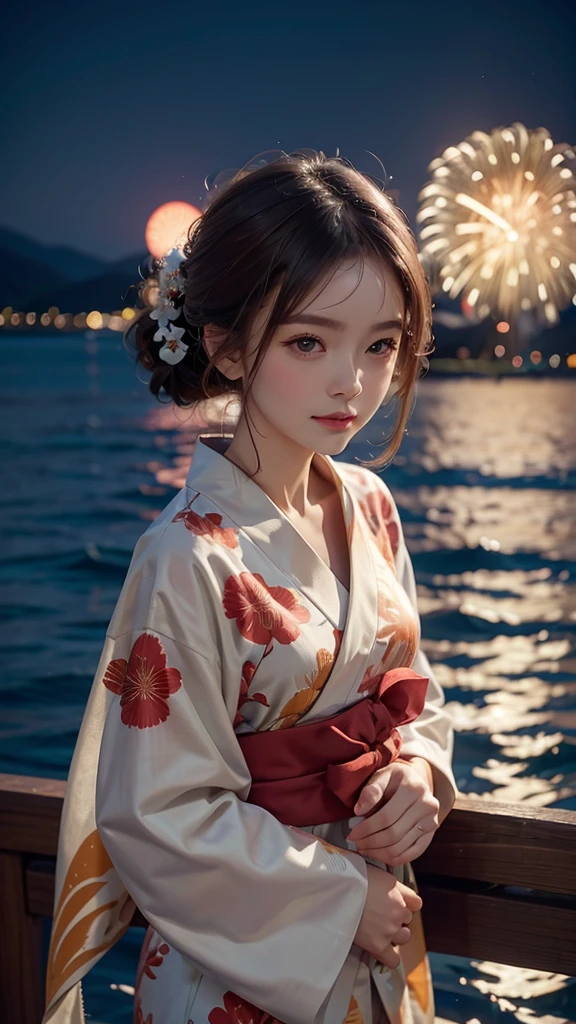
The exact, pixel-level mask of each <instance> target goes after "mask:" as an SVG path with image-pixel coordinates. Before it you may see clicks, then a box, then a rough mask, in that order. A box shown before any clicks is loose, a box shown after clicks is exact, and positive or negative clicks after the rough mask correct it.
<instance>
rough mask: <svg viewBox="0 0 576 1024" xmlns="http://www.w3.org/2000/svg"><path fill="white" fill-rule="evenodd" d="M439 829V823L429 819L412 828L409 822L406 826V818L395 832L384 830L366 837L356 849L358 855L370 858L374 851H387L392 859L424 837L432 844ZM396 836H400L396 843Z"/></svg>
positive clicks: (417, 823)
mask: <svg viewBox="0 0 576 1024" xmlns="http://www.w3.org/2000/svg"><path fill="white" fill-rule="evenodd" d="M437 827H438V824H437V822H434V821H433V820H431V819H428V818H421V819H419V820H418V821H417V822H416V824H415V825H413V826H412V827H411V828H410V827H408V822H406V824H405V823H404V818H401V819H400V821H399V822H398V825H397V826H394V830H395V831H394V830H392V832H391V830H390V829H383V830H382V831H381V832H376V833H375V834H374V835H371V836H366V838H365V839H361V840H358V841H357V842H356V848H357V851H358V853H365V855H366V856H370V857H371V856H372V850H373V849H380V850H387V851H388V853H389V854H390V856H391V857H398V856H400V854H403V853H405V852H406V850H408V849H410V847H411V846H413V844H414V843H416V842H418V840H419V839H421V838H423V837H424V836H426V837H427V839H428V842H429V843H430V842H431V841H432V838H433V836H434V833H435V831H436V829H437ZM394 835H399V838H398V839H397V840H396V841H394Z"/></svg>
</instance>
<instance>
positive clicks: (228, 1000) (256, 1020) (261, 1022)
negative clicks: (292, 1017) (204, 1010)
mask: <svg viewBox="0 0 576 1024" xmlns="http://www.w3.org/2000/svg"><path fill="white" fill-rule="evenodd" d="M223 1000H224V1009H222V1007H221V1006H215V1007H214V1009H213V1010H210V1013H209V1014H208V1020H209V1022H210V1024H282V1021H279V1020H277V1018H276V1017H271V1016H270V1014H269V1013H266V1011H265V1010H259V1009H258V1007H256V1006H253V1005H252V1003H248V1002H247V1001H246V1000H245V999H242V997H241V996H237V995H236V994H235V993H234V992H225V993H224V996H223Z"/></svg>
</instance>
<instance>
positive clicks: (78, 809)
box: [44, 435, 456, 1024]
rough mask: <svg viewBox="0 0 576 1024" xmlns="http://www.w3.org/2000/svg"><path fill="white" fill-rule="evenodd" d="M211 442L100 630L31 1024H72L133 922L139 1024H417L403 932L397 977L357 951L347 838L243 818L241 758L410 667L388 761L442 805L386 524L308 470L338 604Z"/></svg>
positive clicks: (420, 961) (402, 551) (392, 536)
mask: <svg viewBox="0 0 576 1024" xmlns="http://www.w3.org/2000/svg"><path fill="white" fill-rule="evenodd" d="M228 443H229V439H228V438H225V437H216V436H211V435H204V436H202V437H201V438H200V439H199V441H198V444H197V446H196V451H195V454H194V458H193V461H192V465H191V468H190V471H189V474H188V479H187V484H186V487H184V488H183V489H182V490H181V491H180V492H179V493H178V494H177V495H176V497H175V498H174V499H173V500H172V502H171V503H170V504H169V505H168V506H167V508H166V509H165V510H164V512H163V513H162V514H161V515H160V516H159V517H158V519H156V520H155V522H154V523H153V524H152V525H151V526H150V527H149V529H148V530H147V531H146V533H145V534H144V535H143V536H142V537H141V539H140V540H139V542H138V543H137V545H136V548H135V551H134V555H133V558H132V561H131V564H130V568H129V570H128V574H127V577H126V580H125V583H124V586H123V589H122V592H121V595H120V598H119V600H118V604H117V606H116V609H115V612H114V615H113V618H112V621H111V623H110V627H109V630H108V634H107V638H106V643H105V647H104V650H103V653H102V658H101V661H100V665H99V667H98V671H97V674H96V677H95V680H94V684H93V687H92V690H91V693H90V698H89V701H88V704H87V707H86V712H85V715H84V719H83V722H82V727H81V730H80V734H79V737H78V742H77V746H76V750H75V753H74V758H73V761H72V766H71V769H70V777H69V786H68V793H67V797H66V801H65V807H64V814H63V822H62V829H61V833H60V846H59V855H58V863H57V878H56V906H55V914H54V922H53V930H52V940H51V948H50V955H49V965H48V973H47V1010H46V1014H45V1017H44V1022H45V1024H83V1021H84V1015H83V1009H82V998H81V986H80V981H81V978H82V977H83V976H84V975H85V973H86V972H87V970H89V969H90V967H91V966H92V965H93V964H94V963H95V962H96V961H97V960H98V959H99V957H100V956H102V955H103V953H104V952H106V950H107V949H109V948H110V946H111V945H113V943H114V942H115V941H116V940H117V939H118V938H119V936H120V935H121V934H122V933H123V932H124V931H125V929H126V928H127V927H128V926H129V923H130V919H131V917H132V914H133V911H134V907H135V906H138V908H139V909H140V910H141V911H142V913H143V914H144V915H145V917H146V918H147V920H148V922H149V924H150V927H149V929H148V931H147V933H146V937H145V940H144V944H143V946H142V952H141V956H140V963H139V966H138V971H137V979H136V995H135V1010H134V1013H135V1016H134V1020H135V1022H136V1024H388V1022H390V1024H432V1022H433V1020H434V1006H433V996H432V989H431V983H430V972H429V968H428V961H427V957H426V949H425V944H424V937H423V933H422V927H421V922H420V917H419V915H415V916H414V920H413V923H412V939H411V941H410V943H409V944H408V945H407V946H405V947H402V949H401V955H402V964H401V966H400V967H398V968H396V969H395V970H389V969H388V968H385V967H384V966H383V965H382V964H380V963H379V962H378V961H377V960H375V958H373V957H371V956H370V955H369V954H367V953H365V952H364V951H363V950H362V949H360V948H359V947H358V946H356V945H355V944H354V941H353V939H354V935H355V932H356V929H357V927H358V924H359V921H360V918H361V915H362V912H363V909H364V904H365V899H366V891H367V881H366V877H367V874H366V863H365V860H364V858H363V857H361V856H360V855H359V854H357V853H355V852H351V854H350V855H349V856H348V855H347V856H346V857H344V856H343V855H342V854H341V853H340V852H339V850H341V849H348V850H351V851H353V850H354V846H353V844H352V843H348V842H347V840H346V835H347V834H348V832H349V831H350V828H351V827H352V826H353V825H354V824H355V823H356V822H357V821H358V820H359V819H358V818H352V819H348V820H346V821H342V822H335V823H331V824H323V823H322V822H318V823H317V824H315V825H312V826H307V827H306V828H295V827H292V826H290V825H284V824H281V823H280V822H279V821H278V820H277V819H276V818H275V817H274V816H273V815H272V814H270V813H269V812H268V811H266V810H265V809H264V808H261V807H259V806H257V805H255V804H251V803H250V802H248V801H247V799H246V798H247V794H248V792H249V790H250V783H251V779H250V775H249V772H248V769H247V766H246V762H245V760H244V758H243V756H242V751H241V747H240V744H239V743H238V739H237V736H238V735H240V734H242V733H245V732H253V731H261V730H276V729H286V728H293V727H296V728H297V727H298V725H299V724H300V723H307V722H312V721H315V720H319V719H323V718H325V717H328V716H330V715H333V714H335V713H336V712H338V711H340V710H341V709H342V708H344V707H346V706H347V705H349V704H351V703H353V702H356V701H358V700H359V699H361V698H362V697H364V696H365V695H366V694H368V693H371V692H372V691H373V690H374V689H375V688H376V687H377V686H378V684H379V682H380V680H381V679H382V676H383V675H384V673H385V672H386V671H388V670H389V669H392V668H398V667H411V668H413V669H414V670H415V671H416V672H418V673H420V674H421V675H424V676H427V677H428V678H429V684H428V691H427V698H426V705H425V708H424V711H423V713H422V714H421V715H420V716H419V718H418V719H416V721H414V722H412V723H410V724H409V725H405V726H402V727H401V728H400V732H401V734H402V752H403V754H409V755H419V756H422V757H425V758H426V759H427V760H428V761H429V763H430V764H431V766H432V771H433V774H434V779H435V787H436V790H437V792H439V791H440V790H442V798H443V800H446V801H447V802H448V803H450V801H451V800H453V799H454V796H455V793H456V787H455V783H454V778H453V775H452V771H451V755H452V730H451V727H450V723H449V720H448V717H447V715H446V713H445V711H444V708H443V703H444V697H443V694H442V691H441V689H440V687H439V685H438V683H437V681H436V680H435V678H434V675H433V673H432V670H431V668H430V665H429V663H428V661H427V659H426V657H425V656H424V654H423V653H422V652H421V651H420V649H419V641H420V623H419V617H418V611H417V606H416V587H415V582H414V574H413V571H412V565H411V561H410V558H409V555H408V552H407V549H406V545H405V543H404V539H403V536H402V529H401V525H400V521H399V518H398V512H397V509H396V506H395V503H394V501H393V499H392V496H391V494H390V491H389V490H388V488H387V486H386V485H385V484H384V482H383V481H382V480H381V479H380V478H379V477H378V476H376V475H375V474H374V473H372V472H371V471H369V470H367V469H364V468H361V467H358V466H353V465H350V464H346V463H341V462H335V461H333V460H332V459H330V458H328V457H325V456H319V455H316V456H315V457H314V466H315V468H316V469H317V470H318V472H320V473H322V474H323V475H324V476H326V477H328V478H329V479H331V480H332V481H333V482H334V483H335V485H336V487H337V490H338V493H339V496H340V500H341V504H342V510H343V515H344V519H345V523H346V527H347V536H348V544H349V552H350V569H351V581H350V592H348V591H347V590H346V588H345V587H344V586H343V585H342V583H341V582H340V581H339V580H338V579H337V578H336V576H335V575H334V573H332V571H331V570H330V568H329V566H328V565H327V564H326V563H325V562H324V561H323V560H322V559H321V558H320V557H319V555H318V554H317V553H316V552H315V551H314V550H313V549H312V548H311V547H310V545H309V544H308V543H307V541H306V540H305V539H304V538H303V537H302V535H301V534H300V533H299V532H298V530H297V529H296V528H295V526H294V525H293V524H292V523H291V521H290V520H289V519H288V518H287V517H286V516H285V515H284V513H283V512H282V511H281V510H280V509H278V508H277V507H276V505H275V504H274V503H273V502H272V501H271V499H270V498H268V496H267V495H266V494H265V492H264V491H263V490H262V489H261V488H260V487H258V485H257V484H256V483H254V481H253V480H251V479H250V478H249V477H248V476H247V475H246V474H244V473H243V472H242V471H241V470H240V469H238V467H236V466H235V465H234V464H233V463H232V462H230V461H229V460H228V459H226V458H225V457H224V453H225V451H226V447H227V444H228ZM439 795H440V794H439ZM379 866H380V867H383V866H382V865H379ZM383 870H384V868H383ZM394 872H395V874H397V876H398V877H399V878H401V879H402V880H404V881H406V882H407V884H412V885H413V884H414V881H413V874H412V871H411V868H410V866H409V865H406V866H403V867H401V868H396V869H394Z"/></svg>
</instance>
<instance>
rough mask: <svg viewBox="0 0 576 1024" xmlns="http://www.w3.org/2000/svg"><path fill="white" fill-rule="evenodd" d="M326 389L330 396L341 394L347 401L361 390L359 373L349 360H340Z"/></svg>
mask: <svg viewBox="0 0 576 1024" xmlns="http://www.w3.org/2000/svg"><path fill="white" fill-rule="evenodd" d="M328 390H329V393H330V395H331V396H333V397H337V396H338V395H341V396H342V397H343V398H345V399H346V400H347V401H351V399H353V398H356V396H357V395H359V394H360V392H361V391H362V383H361V380H360V373H359V371H358V370H357V369H356V367H355V366H354V363H353V362H352V361H351V360H346V361H345V362H341V363H340V365H339V366H338V367H337V368H335V370H334V374H333V376H332V381H331V385H330V387H329V389H328Z"/></svg>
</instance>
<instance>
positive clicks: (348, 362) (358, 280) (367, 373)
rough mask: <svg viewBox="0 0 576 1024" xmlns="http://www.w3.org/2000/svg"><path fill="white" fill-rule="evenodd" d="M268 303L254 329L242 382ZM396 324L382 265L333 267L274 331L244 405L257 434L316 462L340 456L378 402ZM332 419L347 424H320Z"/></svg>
mask: <svg viewBox="0 0 576 1024" xmlns="http://www.w3.org/2000/svg"><path fill="white" fill-rule="evenodd" d="M315 292H316V293H317V292H318V288H316V289H315ZM275 296H276V291H274V292H273V293H272V295H271V296H269V297H268V298H267V300H266V302H265V303H264V305H263V306H262V307H261V309H260V310H259V312H258V316H257V317H256V320H255V322H254V327H253V334H252V337H251V340H250V345H249V353H248V357H247V360H246V365H245V372H244V380H245V381H246V377H247V372H249V371H250V369H251V367H252V365H253V362H254V358H255V355H256V349H257V346H258V343H259V341H260V338H261V336H262V334H263V332H264V327H265V324H266V322H267V319H268V315H269V313H270V310H271V308H272V305H273V302H274V299H275ZM403 317H404V299H403V294H402V289H401V286H400V284H399V283H398V281H397V279H396V276H395V274H394V272H393V271H392V270H391V269H390V268H389V267H388V266H387V265H386V264H385V263H384V262H381V261H379V260H377V259H376V258H365V259H364V260H363V262H361V261H359V260H358V261H355V262H353V263H352V264H350V263H347V264H343V265H341V266H340V267H339V268H338V270H337V272H336V273H335V274H334V276H333V277H332V279H331V280H330V281H329V282H328V283H327V284H326V286H325V287H324V289H323V290H322V291H321V293H320V294H313V293H312V296H311V297H307V298H306V299H305V300H304V302H303V303H302V305H301V308H300V309H299V311H298V313H297V314H293V315H292V317H291V318H290V322H288V323H286V324H282V325H280V327H278V329H277V330H276V332H275V334H274V337H273V338H272V341H271V342H270V345H269V347H268V349H267V351H266V353H265V355H264V358H263V360H262V363H261V364H260V367H259V369H258V371H257V373H256V376H255V378H254V381H253V383H252V387H251V391H250V394H249V396H248V398H247V402H248V408H249V411H250V414H251V417H252V420H253V421H254V423H255V425H256V427H257V428H258V430H259V431H261V432H262V433H263V434H264V436H267V437H270V436H271V433H275V434H276V435H277V440H278V441H279V443H284V444H285V443H286V442H287V441H288V442H292V444H295V445H298V446H300V447H302V448H303V449H306V450H308V451H314V452H319V453H321V454H324V455H337V454H338V453H340V452H341V451H343V450H344V448H345V447H346V445H347V444H348V443H349V441H350V440H351V438H352V437H353V436H354V434H356V433H357V432H358V431H359V430H361V429H362V427H364V425H365V424H366V423H368V421H369V420H370V419H371V418H372V416H373V415H374V413H375V412H376V411H377V409H378V408H379V406H380V405H381V404H382V402H383V400H384V398H385V396H386V393H387V391H388V389H389V387H390V382H391V379H392V372H393V370H394V366H395V364H396V360H397V358H398V348H399V345H400V339H401V334H402V322H403ZM246 371H247V372H246ZM339 414H341V415H342V414H345V415H346V416H347V417H348V418H347V419H345V420H344V421H341V422H340V424H339V425H338V421H337V420H334V419H323V417H334V416H338V415H339Z"/></svg>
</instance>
